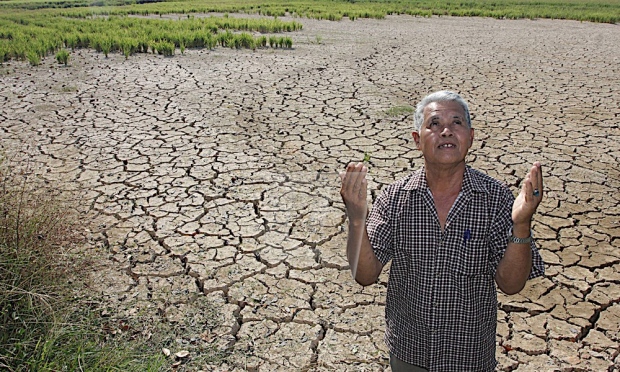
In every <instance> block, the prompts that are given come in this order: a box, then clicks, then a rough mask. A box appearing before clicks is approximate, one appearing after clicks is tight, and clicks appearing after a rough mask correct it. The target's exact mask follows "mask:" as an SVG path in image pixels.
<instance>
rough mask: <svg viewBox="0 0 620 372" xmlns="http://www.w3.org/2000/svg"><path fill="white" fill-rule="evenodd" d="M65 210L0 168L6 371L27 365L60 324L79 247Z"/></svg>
mask: <svg viewBox="0 0 620 372" xmlns="http://www.w3.org/2000/svg"><path fill="white" fill-rule="evenodd" d="M61 208H62V205H61V204H59V203H55V202H53V201H52V199H51V198H50V197H49V196H48V195H47V193H46V190H44V189H42V188H37V187H36V186H35V185H34V184H33V183H32V179H31V177H30V175H29V174H28V172H27V171H24V170H22V171H18V170H16V169H14V168H11V167H10V166H8V165H7V164H6V163H4V164H0V367H4V368H7V369H9V370H12V369H14V368H12V367H15V366H18V365H27V363H26V362H27V361H28V360H29V359H30V357H31V355H32V353H33V352H36V351H37V349H38V348H40V347H41V341H42V340H44V339H45V337H46V336H47V333H48V332H49V326H50V325H51V324H54V323H55V322H57V321H58V319H57V315H58V314H57V312H56V311H55V309H56V307H57V304H58V301H59V300H60V299H61V298H62V293H63V287H64V286H65V283H66V278H67V277H68V275H69V274H70V270H71V268H72V264H71V262H70V260H68V259H67V255H66V252H67V247H68V246H69V245H71V244H72V243H73V242H75V236H74V234H72V232H71V228H70V227H71V217H70V214H68V213H66V211H64V210H62V209H61Z"/></svg>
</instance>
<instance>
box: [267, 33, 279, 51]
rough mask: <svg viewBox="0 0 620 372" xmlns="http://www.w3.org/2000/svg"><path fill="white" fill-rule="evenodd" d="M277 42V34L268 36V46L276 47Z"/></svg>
mask: <svg viewBox="0 0 620 372" xmlns="http://www.w3.org/2000/svg"><path fill="white" fill-rule="evenodd" d="M277 44H278V37H277V36H269V47H270V48H275V47H277Z"/></svg>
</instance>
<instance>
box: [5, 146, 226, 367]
mask: <svg viewBox="0 0 620 372" xmlns="http://www.w3.org/2000/svg"><path fill="white" fill-rule="evenodd" d="M8 163H10V164H8ZM24 163H26V165H24ZM28 168H29V167H28V165H27V162H23V161H22V162H21V163H20V162H18V161H10V162H7V161H6V159H4V158H3V157H2V155H1V154H0V370H3V371H4V370H6V371H16V372H17V371H136V372H138V371H139V372H142V371H169V370H170V369H171V366H175V367H174V368H175V369H176V370H177V371H179V372H181V371H185V370H188V369H192V368H194V367H198V366H201V365H206V364H213V363H215V364H219V363H222V362H223V361H225V360H227V358H228V354H229V353H228V352H227V351H226V350H219V349H217V348H216V347H214V346H212V345H211V344H209V343H204V342H200V343H198V342H194V343H190V342H189V341H190V340H189V339H199V336H196V334H198V335H199V334H201V333H202V332H205V331H210V330H211V329H213V328H216V327H218V326H219V324H220V322H221V321H219V320H217V319H220V316H219V314H218V312H217V311H216V309H215V307H214V306H213V305H212V304H210V303H209V301H207V300H206V299H205V298H204V297H200V298H197V299H196V300H195V301H193V302H192V305H191V306H192V308H193V309H195V310H194V312H189V313H188V314H186V316H185V317H184V318H183V319H184V323H183V324H181V325H180V326H179V325H175V324H171V323H168V322H166V321H165V319H163V318H158V317H155V318H154V317H153V316H147V315H146V314H136V315H135V316H132V317H130V318H127V317H126V316H123V315H122V314H121V313H120V312H119V313H118V314H116V313H115V310H114V308H113V307H111V308H110V307H108V305H109V304H106V303H105V302H104V301H103V299H102V298H99V297H97V294H96V293H92V292H89V291H88V289H87V288H88V285H89V284H90V283H89V282H88V279H87V278H88V277H89V275H88V270H91V269H90V268H91V265H92V264H93V263H94V262H92V261H87V259H86V258H84V257H79V256H78V253H77V252H80V251H83V247H84V245H83V243H85V241H84V239H83V238H82V237H80V236H79V234H77V233H76V231H78V230H81V231H83V230H84V229H78V224H79V223H83V221H80V220H79V217H80V216H79V214H78V213H77V212H75V213H72V211H76V208H73V207H72V205H76V204H77V203H76V202H75V201H74V202H69V201H67V200H70V199H69V198H67V197H65V196H64V195H63V194H62V193H61V192H58V191H57V189H53V188H51V187H49V186H46V185H45V184H43V182H37V180H36V177H35V176H34V175H33V174H32V173H31V172H29V169H28ZM73 248H80V249H73ZM89 256H92V255H89ZM102 309H105V310H106V311H105V312H103V311H102ZM104 313H106V314H104ZM197 319H202V320H201V321H199V322H198V321H197ZM186 338H188V341H187V345H185V344H183V345H180V344H178V342H177V340H185V339H186ZM181 346H183V347H184V348H185V349H186V350H188V351H189V352H190V353H191V354H190V357H189V358H185V359H183V360H182V361H181V362H182V363H181V362H179V361H176V362H175V359H174V355H173V356H170V357H169V356H166V355H165V354H163V353H162V348H169V349H172V350H175V349H179V348H180V347H181ZM171 358H172V359H171ZM177 359H178V358H177Z"/></svg>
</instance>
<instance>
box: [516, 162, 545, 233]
mask: <svg viewBox="0 0 620 372" xmlns="http://www.w3.org/2000/svg"><path fill="white" fill-rule="evenodd" d="M542 198H543V176H542V166H541V165H540V163H539V162H535V163H534V166H533V167H532V169H530V171H529V172H528V173H527V176H525V179H524V180H523V183H522V185H521V192H520V193H519V196H517V199H516V200H515V202H514V204H513V205H512V222H513V223H514V224H515V225H519V224H528V225H529V223H530V222H531V220H532V216H533V215H534V213H536V209H537V208H538V205H539V204H540V202H541V201H542Z"/></svg>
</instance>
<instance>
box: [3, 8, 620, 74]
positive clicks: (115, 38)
mask: <svg viewBox="0 0 620 372" xmlns="http://www.w3.org/2000/svg"><path fill="white" fill-rule="evenodd" d="M212 12H217V13H246V14H258V15H261V16H265V17H278V16H293V17H307V18H315V19H327V20H333V21H339V20H341V19H343V18H345V17H346V18H348V19H350V20H355V19H357V18H378V19H382V18H385V17H386V16H387V15H394V14H407V15H413V16H424V17H428V16H433V15H436V16H443V15H448V16H479V17H493V18H502V19H503V18H508V19H515V18H531V19H534V18H553V19H571V20H579V21H590V22H606V23H617V22H619V21H620V0H592V1H589V0H544V1H540V0H470V1H465V0H446V1H441V2H438V1H436V0H417V1H413V0H348V1H346V0H313V1H310V0H270V1H261V0H228V1H222V0H188V1H158V0H58V1H54V0H4V1H0V63H2V62H3V61H8V60H11V59H19V60H26V59H27V60H29V61H30V63H31V64H32V65H37V64H39V63H40V60H41V58H44V57H45V56H47V55H49V54H53V53H56V52H58V51H59V50H61V49H62V48H71V49H75V48H93V49H96V50H97V51H100V52H103V53H105V54H106V55H107V54H108V53H110V52H115V51H119V52H121V53H123V54H124V55H125V56H126V57H128V56H129V55H131V54H134V53H147V52H149V51H151V52H153V53H159V54H164V55H166V56H170V55H173V54H174V52H175V50H176V49H177V48H178V49H180V50H181V52H182V53H183V52H184V51H185V48H202V47H206V48H214V47H215V46H217V45H220V46H224V47H231V48H252V49H254V48H261V47H267V46H268V45H269V46H270V47H285V48H287V47H288V48H290V47H292V44H293V41H292V39H291V38H290V37H279V38H276V39H275V40H274V39H273V36H271V37H268V36H267V35H262V34H265V33H278V32H291V31H296V30H299V29H301V27H302V25H301V24H300V23H298V22H295V21H290V22H284V21H280V20H279V19H277V18H269V19H265V18H263V19H256V18H254V19H243V18H232V17H227V16H224V17H208V18H198V17H196V18H194V15H196V14H207V13H212ZM165 14H177V15H182V16H179V19H178V20H164V19H146V18H144V17H148V16H150V17H153V16H157V15H159V16H160V17H161V16H163V15H165ZM140 16H142V17H140ZM250 32H252V33H260V34H261V35H259V36H256V35H255V34H251V33H250ZM60 57H62V58H57V59H58V61H59V63H65V64H66V62H67V61H68V58H65V56H64V54H63V55H61V56H60Z"/></svg>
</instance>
